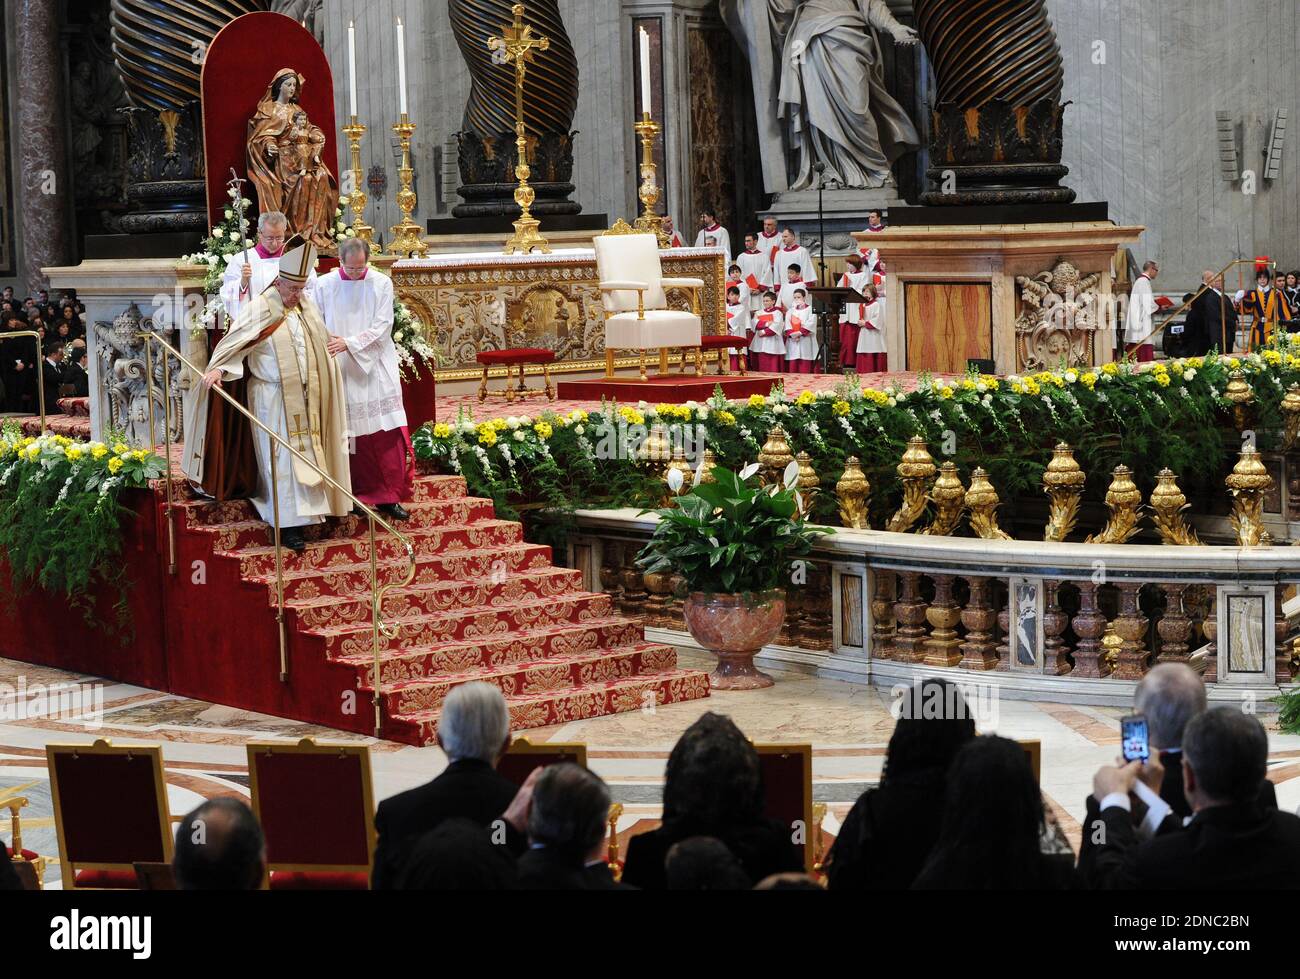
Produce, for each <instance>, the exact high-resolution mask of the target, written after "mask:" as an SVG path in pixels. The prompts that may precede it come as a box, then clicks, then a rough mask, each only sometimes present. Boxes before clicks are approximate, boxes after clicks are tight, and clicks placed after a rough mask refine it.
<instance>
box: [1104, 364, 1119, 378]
mask: <svg viewBox="0 0 1300 979" xmlns="http://www.w3.org/2000/svg"><path fill="white" fill-rule="evenodd" d="M1101 372H1102V373H1103V374H1107V375H1109V376H1111V377H1114V376H1115V375H1116V374H1118V373H1119V365H1118V364H1107V365H1105V366H1104V367H1103V368H1102V369H1101Z"/></svg>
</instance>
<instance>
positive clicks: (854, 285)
mask: <svg viewBox="0 0 1300 979" xmlns="http://www.w3.org/2000/svg"><path fill="white" fill-rule="evenodd" d="M863 265H864V263H863V260H862V259H861V258H860V257H859V256H857V255H850V256H849V258H848V271H846V272H845V273H844V274H843V275H842V276H840V288H841V289H853V290H854V291H856V292H858V293H861V294H862V295H864V296H865V295H866V290H867V286H869V285H871V284H872V273H871V272H869V271H867V270H866V269H865V268H864V267H863ZM860 329H862V303H846V304H845V306H844V313H843V314H842V315H841V316H840V366H841V367H848V368H852V369H856V368H857V364H858V331H859V330H860Z"/></svg>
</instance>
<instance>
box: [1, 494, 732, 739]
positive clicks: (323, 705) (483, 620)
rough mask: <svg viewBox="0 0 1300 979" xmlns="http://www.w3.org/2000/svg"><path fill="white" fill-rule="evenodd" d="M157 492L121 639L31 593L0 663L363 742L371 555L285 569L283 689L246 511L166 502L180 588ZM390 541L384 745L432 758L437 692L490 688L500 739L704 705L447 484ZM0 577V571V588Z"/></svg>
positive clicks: (270, 573) (361, 552) (640, 635)
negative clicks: (505, 711) (408, 550)
mask: <svg viewBox="0 0 1300 979" xmlns="http://www.w3.org/2000/svg"><path fill="white" fill-rule="evenodd" d="M165 488H166V487H165V484H163V485H162V486H160V487H159V488H157V489H155V491H154V492H153V493H144V492H141V493H139V494H138V495H137V496H136V497H135V498H134V500H133V503H134V510H133V515H132V518H130V520H129V524H130V526H129V527H128V533H127V539H126V546H125V548H124V553H123V558H124V563H125V565H126V568H127V572H128V574H129V575H130V577H131V579H132V581H133V583H134V587H133V589H132V592H131V599H130V608H131V613H132V618H133V621H134V623H135V635H134V637H133V638H132V640H131V641H130V642H129V643H128V644H126V645H121V646H119V645H118V644H115V643H112V642H110V641H108V640H106V639H105V635H106V634H107V633H109V632H110V631H111V630H110V629H109V626H108V618H107V612H108V609H107V606H108V605H109V604H111V603H109V602H108V601H107V597H105V599H104V600H102V601H100V603H99V607H100V615H101V618H100V621H99V622H98V624H97V626H90V625H87V624H86V623H85V622H84V621H83V619H82V618H81V616H80V615H79V613H76V612H70V611H69V610H68V609H67V608H66V606H65V603H63V602H60V601H59V600H57V599H55V598H52V597H50V596H46V595H43V594H41V593H36V594H34V595H30V596H25V597H22V598H20V599H19V600H18V601H17V602H16V603H14V605H13V606H11V607H9V608H2V607H0V656H4V657H7V658H10V659H16V660H21V661H24V662H29V663H39V664H42V665H47V666H53V667H57V668H59V669H65V670H71V671H75V672H79V673H88V674H91V675H94V676H102V677H106V678H108V679H113V680H118V681H122V682H127V683H133V684H136V685H139V686H143V687H148V688H150V689H155V690H165V691H167V692H170V693H175V694H180V695H182V696H186V697H191V698H195V699H198V700H206V701H209V702H212V703H217V704H225V705H228V706H232V707H239V708H243V709H246V710H255V711H259V712H262V713H265V714H270V715H273V716H276V717H289V718H294V719H296V720H300V721H306V722H308V723H313V724H320V725H322V726H325V727H332V728H338V729H342V730H347V731H354V732H357V733H360V734H373V733H374V711H373V706H372V700H371V691H372V690H373V672H374V671H373V648H372V639H371V618H370V603H371V598H370V594H371V593H370V551H369V543H368V539H367V530H366V525H365V524H363V523H362V521H360V520H359V519H357V518H355V517H348V518H346V519H344V520H343V521H341V522H339V523H338V524H337V525H336V526H333V527H331V528H330V529H328V530H318V531H316V534H317V539H315V540H313V541H312V542H311V543H310V544H309V545H308V548H307V551H306V553H304V554H302V555H295V554H293V553H292V552H287V553H286V557H285V596H286V600H287V604H288V613H287V628H286V633H287V641H286V653H287V664H288V670H287V676H286V677H285V678H284V679H281V675H280V647H279V633H278V630H277V626H276V615H275V594H276V578H275V552H274V549H273V548H272V547H271V546H270V544H271V531H270V528H269V527H268V526H267V525H266V524H264V523H262V522H261V521H259V520H258V519H257V518H256V516H255V514H254V512H253V510H252V508H251V507H250V505H249V504H248V503H246V502H243V501H238V502H231V503H213V502H206V501H201V500H192V499H182V500H181V501H180V502H179V503H178V505H177V507H176V509H175V513H174V520H175V533H176V558H177V573H176V574H175V575H172V574H169V573H168V546H167V540H168V534H167V520H166V517H165V509H166V496H165ZM407 508H408V509H409V510H410V511H411V514H412V519H411V521H410V522H409V523H408V524H406V525H405V526H404V528H403V532H404V534H405V535H406V537H407V539H408V540H409V541H410V542H411V544H412V546H413V547H414V550H415V554H416V562H417V570H416V577H415V580H414V582H413V583H412V584H411V586H410V587H408V588H404V589H401V590H395V591H393V592H390V593H389V595H388V597H387V600H386V602H385V608H384V613H385V617H386V620H387V621H389V622H398V623H400V625H399V630H398V634H397V636H396V637H395V638H392V639H389V638H384V639H383V640H382V642H381V654H380V678H379V684H380V693H381V703H382V712H383V721H382V728H381V732H382V736H383V737H385V738H387V739H390V740H393V741H400V742H405V743H407V744H430V743H432V741H433V738H434V735H435V733H436V731H437V724H438V715H439V711H440V708H441V705H442V702H443V700H444V699H445V698H446V696H447V693H448V692H449V691H450V690H451V689H452V688H453V687H455V686H456V685H458V684H461V683H467V682H469V681H472V680H483V681H486V682H488V683H492V684H495V685H496V686H498V687H500V688H501V690H502V692H503V693H504V694H505V695H506V700H507V702H508V704H509V705H510V716H511V726H512V727H513V728H514V729H516V730H522V729H527V728H534V727H543V726H547V725H552V724H563V723H566V722H568V721H574V720H580V719H582V718H589V717H596V716H600V715H603V714H613V713H620V712H625V711H633V710H641V709H643V708H644V707H645V706H646V704H647V703H649V704H655V703H658V704H668V703H675V702H678V701H685V700H695V699H698V698H701V697H707V696H708V695H709V680H708V676H707V675H705V674H703V673H699V672H694V671H687V670H682V669H679V668H678V666H677V654H676V651H675V650H674V649H673V648H672V647H671V646H663V645H659V644H657V643H651V642H647V641H646V639H645V632H644V629H643V627H642V625H641V624H640V622H638V621H636V620H634V619H629V618H626V617H623V616H621V615H619V614H618V613H617V612H616V611H615V609H614V608H613V606H612V605H611V602H610V599H609V597H608V596H606V595H602V594H595V593H591V592H587V591H585V590H584V589H583V587H582V575H581V574H580V573H579V572H577V571H570V570H567V569H563V568H557V567H554V566H553V565H552V564H551V550H550V548H548V547H543V546H540V545H536V544H529V543H527V542H525V541H524V538H523V527H522V526H521V525H520V524H517V523H511V522H508V521H504V520H497V519H496V517H495V512H494V510H493V506H492V502H491V501H490V500H480V499H474V498H471V497H469V496H467V495H466V487H465V481H464V480H463V479H460V478H458V477H422V478H420V479H418V480H417V481H416V484H415V491H414V498H413V500H412V501H411V502H410V503H408V504H407ZM378 551H379V575H380V580H381V583H384V582H391V581H400V580H401V579H402V578H403V576H404V575H405V571H406V567H407V565H406V560H405V558H404V557H403V556H402V551H401V547H400V545H399V542H398V541H397V540H396V539H395V538H394V537H392V536H391V535H389V534H386V533H382V534H381V535H380V537H379V540H378ZM5 578H7V575H4V574H3V569H2V568H0V581H4V580H5Z"/></svg>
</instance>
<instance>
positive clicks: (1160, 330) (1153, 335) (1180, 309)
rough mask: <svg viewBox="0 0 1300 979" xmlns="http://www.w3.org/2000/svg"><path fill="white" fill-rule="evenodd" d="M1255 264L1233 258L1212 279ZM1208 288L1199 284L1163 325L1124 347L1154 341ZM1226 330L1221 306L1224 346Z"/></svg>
mask: <svg viewBox="0 0 1300 979" xmlns="http://www.w3.org/2000/svg"><path fill="white" fill-rule="evenodd" d="M1255 264H1256V262H1255V259H1253V258H1234V259H1233V260H1232V261H1231V262H1229V263H1228V264H1227V265H1225V266H1224V267H1223V268H1221V269H1220V270H1219V272H1218V274H1217V275H1215V277H1214V278H1215V279H1216V280H1217V279H1221V278H1223V277H1224V276H1225V275H1227V274H1228V272H1230V271H1231V270H1232V269H1235V268H1236V267H1237V266H1239V265H1255ZM1268 266H1269V268H1270V269H1276V268H1277V262H1269V263H1268ZM1209 288H1210V286H1209V285H1208V284H1207V283H1204V282H1203V283H1201V288H1199V289H1197V290H1196V292H1194V293H1192V298H1191V299H1187V300H1184V301H1183V304H1182V305H1181V306H1179V307H1177V308H1176V309H1175V310H1174V311H1173V312H1172V313H1170V314H1169V315H1168V316H1166V317H1165V321H1164V322H1163V323H1161V324H1160V325H1159V326H1157V327H1156V328H1155V329H1154V330H1152V331H1151V332H1150V333H1148V334H1147V335H1146V336H1145V337H1143V338H1142V339H1141V340H1139V341H1138V342H1137V343H1130V342H1129V341H1128V340H1125V341H1124V343H1125V345H1126V346H1132V347H1133V348H1134V349H1135V350H1136V349H1137V348H1138V347H1141V346H1143V345H1144V344H1146V343H1149V342H1150V341H1151V340H1153V339H1155V338H1156V337H1157V336H1159V335H1160V334H1161V333H1163V332H1164V331H1165V329H1166V328H1167V327H1168V326H1169V324H1170V323H1172V322H1173V321H1174V320H1176V319H1177V318H1178V316H1179V314H1181V313H1183V312H1184V311H1186V310H1188V309H1191V308H1192V304H1193V303H1195V302H1196V300H1198V299H1200V298H1201V296H1203V295H1205V293H1206V291H1207V290H1209ZM1225 295H1226V293H1225ZM1227 330H1228V316H1227V312H1226V311H1225V310H1224V309H1223V308H1222V306H1220V309H1219V337H1220V339H1221V340H1223V341H1224V344H1225V345H1226V343H1227V339H1228V338H1227V335H1226V334H1227ZM1234 339H1235V338H1234ZM1219 353H1227V351H1226V350H1224V349H1223V348H1222V347H1220V349H1219Z"/></svg>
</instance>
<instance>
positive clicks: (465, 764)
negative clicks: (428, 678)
mask: <svg viewBox="0 0 1300 979" xmlns="http://www.w3.org/2000/svg"><path fill="white" fill-rule="evenodd" d="M438 745H439V746H440V747H441V748H442V750H443V752H444V753H445V754H446V755H447V759H448V761H449V762H450V764H449V765H448V766H447V769H446V771H444V772H443V773H442V774H441V775H439V776H438V777H437V778H435V779H434V780H433V781H432V782H429V783H428V784H426V785H422V786H420V787H419V788H415V789H411V790H410V791H408V792H403V793H401V794H400V795H396V796H393V797H392V798H391V799H386V800H384V801H383V802H381V803H380V804H379V809H378V811H377V812H376V813H375V830H376V832H377V833H378V834H379V844H378V846H377V847H376V849H375V869H374V875H373V877H372V880H371V886H372V887H373V888H374V889H375V890H388V889H391V888H392V887H393V886H394V885H395V884H396V882H397V879H398V876H399V872H400V871H401V869H402V867H403V865H404V863H405V860H406V856H407V853H408V851H409V849H410V848H411V847H412V846H413V845H414V844H415V842H416V841H417V840H418V839H419V838H420V837H421V836H423V835H424V834H425V833H428V832H429V831H430V830H432V829H435V828H436V827H437V826H438V825H439V824H440V823H442V822H443V821H444V820H447V819H456V818H459V819H468V820H470V821H471V822H474V823H476V824H477V825H479V826H482V827H483V830H484V832H485V833H489V834H490V835H491V838H492V839H493V842H495V843H497V844H499V845H503V846H506V847H509V848H510V849H511V850H513V851H515V852H519V851H522V850H523V847H524V838H523V835H522V830H523V825H522V824H521V823H519V819H518V817H516V816H513V815H511V816H507V815H506V810H507V809H509V808H510V807H511V803H512V802H514V800H515V796H516V795H518V794H519V793H520V790H519V788H518V787H517V786H516V785H515V784H514V783H512V782H511V781H510V780H509V779H507V778H505V777H504V776H502V775H498V774H497V772H496V764H497V762H498V761H499V760H500V758H501V756H502V755H503V754H504V753H505V750H506V748H508V747H509V746H510V713H509V711H508V710H507V708H506V701H505V697H503V696H502V695H501V691H500V690H499V689H497V688H496V687H494V686H492V685H491V684H487V683H466V684H462V685H461V686H458V687H456V688H455V689H454V690H452V692H451V693H450V694H448V695H447V699H446V701H445V702H444V703H443V707H442V716H441V717H440V718H439V720H438ZM527 788H528V787H527V786H525V790H527Z"/></svg>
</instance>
